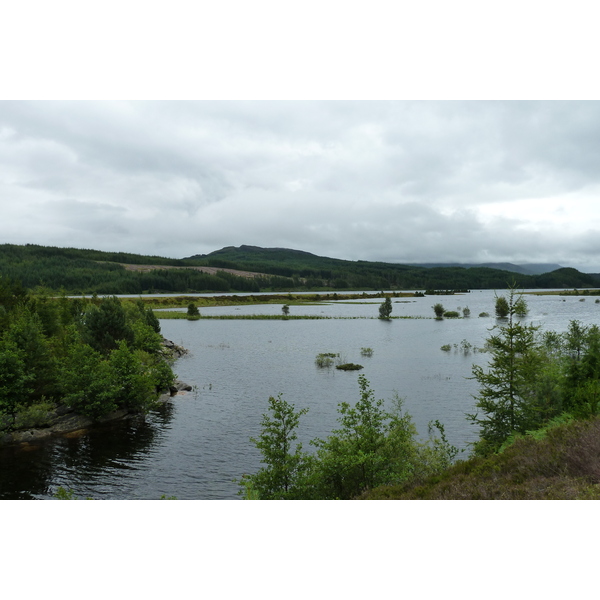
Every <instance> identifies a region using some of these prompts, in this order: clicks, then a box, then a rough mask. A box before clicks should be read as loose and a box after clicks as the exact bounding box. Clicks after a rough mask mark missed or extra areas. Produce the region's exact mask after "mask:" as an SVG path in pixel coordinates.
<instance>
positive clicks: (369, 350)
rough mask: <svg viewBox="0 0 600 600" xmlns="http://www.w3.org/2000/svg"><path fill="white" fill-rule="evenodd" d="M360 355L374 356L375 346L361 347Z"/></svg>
mask: <svg viewBox="0 0 600 600" xmlns="http://www.w3.org/2000/svg"><path fill="white" fill-rule="evenodd" d="M360 355H361V356H366V357H371V356H373V348H361V349H360Z"/></svg>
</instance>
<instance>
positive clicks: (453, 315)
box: [444, 310, 460, 319]
mask: <svg viewBox="0 0 600 600" xmlns="http://www.w3.org/2000/svg"><path fill="white" fill-rule="evenodd" d="M444 317H445V318H446V319H458V318H459V317H460V313H459V312H458V311H457V310H447V311H446V312H444Z"/></svg>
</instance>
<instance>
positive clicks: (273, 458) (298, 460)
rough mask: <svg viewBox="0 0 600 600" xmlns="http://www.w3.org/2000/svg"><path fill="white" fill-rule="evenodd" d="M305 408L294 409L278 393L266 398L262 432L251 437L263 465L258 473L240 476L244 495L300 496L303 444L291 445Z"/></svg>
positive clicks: (263, 496)
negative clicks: (257, 435)
mask: <svg viewBox="0 0 600 600" xmlns="http://www.w3.org/2000/svg"><path fill="white" fill-rule="evenodd" d="M307 412H308V409H307V408H303V409H301V410H299V411H296V410H295V407H294V405H293V404H290V403H289V402H287V401H285V400H284V399H283V398H282V397H281V394H280V395H279V396H278V397H277V398H274V397H273V396H271V397H270V398H269V414H264V415H263V418H262V421H261V426H262V431H261V434H260V436H259V437H258V439H255V438H251V440H250V441H251V442H252V443H253V444H254V445H255V446H256V447H257V448H258V449H259V450H260V452H261V454H262V462H263V463H264V464H265V465H266V466H265V467H263V468H261V469H260V470H259V471H258V473H256V474H254V475H248V476H245V477H243V478H242V479H241V481H240V485H241V486H242V488H243V489H244V490H245V491H246V493H247V495H258V496H259V497H260V498H261V499H263V500H283V499H294V498H297V497H299V495H300V490H299V488H298V482H299V479H300V476H301V475H302V472H303V470H304V469H305V468H306V465H307V459H306V456H305V455H304V453H303V452H302V444H297V445H296V448H295V449H292V445H293V442H294V441H295V440H296V439H297V435H296V428H297V426H298V423H299V421H300V417H302V415H305V414H306V413H307Z"/></svg>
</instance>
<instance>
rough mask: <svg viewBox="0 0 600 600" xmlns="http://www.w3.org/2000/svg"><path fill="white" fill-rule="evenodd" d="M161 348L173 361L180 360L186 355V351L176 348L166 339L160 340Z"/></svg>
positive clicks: (179, 347)
mask: <svg viewBox="0 0 600 600" xmlns="http://www.w3.org/2000/svg"><path fill="white" fill-rule="evenodd" d="M162 346H163V348H164V349H165V351H166V353H167V354H168V355H169V356H170V357H171V358H173V359H177V358H181V357H182V356H184V355H185V354H187V353H188V351H187V350H186V349H185V348H183V347H182V346H178V345H177V344H175V343H174V342H172V341H171V340H168V339H167V338H163V339H162Z"/></svg>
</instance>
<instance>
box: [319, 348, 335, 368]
mask: <svg viewBox="0 0 600 600" xmlns="http://www.w3.org/2000/svg"><path fill="white" fill-rule="evenodd" d="M337 357H339V354H333V353H332V352H323V353H321V354H317V357H316V358H315V364H316V365H317V367H319V368H320V369H329V368H330V367H332V366H333V361H334V359H335V358H337Z"/></svg>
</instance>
